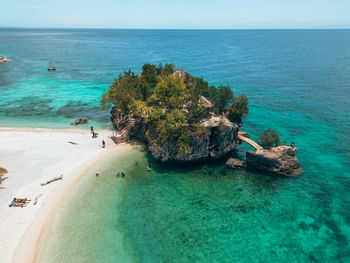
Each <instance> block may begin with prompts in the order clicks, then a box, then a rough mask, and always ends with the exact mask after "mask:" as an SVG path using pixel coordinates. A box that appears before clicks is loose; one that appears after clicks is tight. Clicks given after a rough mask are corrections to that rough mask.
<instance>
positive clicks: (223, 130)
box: [111, 110, 239, 162]
mask: <svg viewBox="0 0 350 263" xmlns="http://www.w3.org/2000/svg"><path fill="white" fill-rule="evenodd" d="M111 119H112V122H113V124H114V126H115V127H116V128H117V130H118V132H120V133H122V132H124V131H126V132H127V134H128V136H129V138H137V139H139V140H141V141H143V142H144V143H145V144H146V145H147V147H148V149H149V151H150V152H151V153H152V155H153V157H154V158H156V159H157V160H160V161H162V162H189V161H198V160H204V159H218V158H221V157H222V156H224V155H225V154H227V153H229V152H230V151H232V150H233V149H234V148H235V147H236V146H237V145H238V144H239V140H238V137H237V134H238V129H239V127H238V125H237V124H235V123H232V122H230V121H229V120H227V119H226V118H224V117H222V116H221V117H215V116H211V117H209V118H207V119H205V120H203V121H202V122H201V125H202V126H203V130H202V131H201V133H200V134H193V136H192V138H191V149H189V150H188V151H187V152H186V153H183V152H181V151H180V149H179V147H178V146H177V144H176V142H167V143H164V144H159V143H156V142H154V141H152V140H149V139H148V138H147V136H146V128H147V127H146V123H145V122H144V120H143V119H142V118H137V117H135V116H132V115H125V114H121V113H119V112H117V111H116V110H112V117H111Z"/></svg>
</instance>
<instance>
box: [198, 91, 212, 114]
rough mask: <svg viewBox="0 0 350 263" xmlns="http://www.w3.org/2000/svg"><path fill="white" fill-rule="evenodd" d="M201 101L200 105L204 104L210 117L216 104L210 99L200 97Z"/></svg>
mask: <svg viewBox="0 0 350 263" xmlns="http://www.w3.org/2000/svg"><path fill="white" fill-rule="evenodd" d="M199 101H200V103H202V104H203V105H204V107H205V109H206V111H205V113H206V114H207V115H209V114H210V113H212V112H213V110H214V106H215V103H214V102H213V101H211V100H210V99H208V98H206V97H204V96H200V97H199Z"/></svg>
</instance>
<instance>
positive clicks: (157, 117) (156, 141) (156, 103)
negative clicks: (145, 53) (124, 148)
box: [101, 64, 299, 173]
mask: <svg viewBox="0 0 350 263" xmlns="http://www.w3.org/2000/svg"><path fill="white" fill-rule="evenodd" d="M101 104H102V105H103V106H104V107H108V106H109V107H111V108H112V110H111V115H112V116H111V120H112V122H113V124H114V126H115V127H116V129H117V131H116V135H115V138H114V141H115V142H122V141H126V140H129V139H131V138H136V139H138V140H140V141H142V142H143V143H145V144H146V145H147V148H148V150H149V151H150V152H151V154H152V155H153V157H154V158H155V159H157V160H160V161H162V162H193V161H199V160H209V159H218V158H222V157H224V156H225V155H227V154H228V153H230V152H231V151H232V150H233V149H234V148H235V147H237V146H238V145H239V144H241V143H242V142H243V141H242V139H243V140H244V141H247V140H248V139H247V138H246V137H242V135H244V133H242V132H241V131H240V127H241V126H242V118H244V117H245V116H247V114H248V99H247V97H246V96H245V95H240V96H237V97H236V96H234V94H233V92H232V90H231V88H230V87H228V86H219V87H215V86H210V85H209V84H208V82H206V81H204V80H203V79H202V78H199V77H193V76H191V75H190V74H188V73H186V72H184V71H181V70H175V67H174V65H171V64H166V65H165V66H164V67H163V66H162V65H159V66H156V65H151V64H145V65H144V66H143V68H142V73H141V75H136V74H134V73H133V72H131V71H128V72H124V74H122V75H120V76H119V78H118V79H116V80H115V81H114V82H113V84H112V85H111V87H110V88H109V90H108V91H107V92H106V93H105V94H104V95H103V97H102V101H101ZM249 141H250V140H248V141H247V142H248V143H249ZM251 144H252V145H253V146H254V147H255V148H256V149H258V151H257V152H247V161H246V163H243V162H242V163H241V164H240V165H239V166H240V167H248V168H249V167H250V168H255V169H260V170H264V171H270V172H275V173H279V172H281V171H283V172H286V173H287V172H288V171H289V170H295V169H297V166H298V165H299V163H298V162H297V160H296V158H295V154H294V155H293V156H294V158H295V160H296V163H297V164H296V163H293V164H292V163H286V162H284V166H286V167H284V166H283V165H280V166H281V168H280V169H279V170H278V169H276V167H277V166H278V165H277V164H276V163H274V164H273V165H271V167H273V168H271V167H270V168H271V169H270V168H268V165H266V160H267V159H265V160H264V158H263V156H264V157H266V158H267V157H268V158H269V160H270V159H271V160H275V161H276V162H278V160H280V159H281V160H282V159H283V160H284V159H285V154H284V152H283V154H282V155H281V156H282V157H281V156H280V155H278V154H277V152H279V151H277V152H276V151H275V152H274V153H275V154H274V155H273V154H266V153H267V151H271V150H263V149H262V147H261V146H259V145H258V144H256V143H255V142H252V143H251ZM231 163H232V162H231ZM282 166H283V167H282ZM235 167H236V166H235ZM298 168H299V166H298ZM277 170H278V171H277ZM281 173H282V172H281Z"/></svg>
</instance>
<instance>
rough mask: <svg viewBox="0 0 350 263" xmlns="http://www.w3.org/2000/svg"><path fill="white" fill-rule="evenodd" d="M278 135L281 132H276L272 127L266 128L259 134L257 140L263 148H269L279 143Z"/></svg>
mask: <svg viewBox="0 0 350 263" xmlns="http://www.w3.org/2000/svg"><path fill="white" fill-rule="evenodd" d="M280 136H281V134H278V133H277V132H276V131H274V130H273V129H267V130H266V131H264V133H263V134H261V135H260V137H259V138H258V140H259V143H260V144H261V146H262V147H264V148H265V149H270V148H272V147H274V146H275V147H276V146H280V145H281V142H280Z"/></svg>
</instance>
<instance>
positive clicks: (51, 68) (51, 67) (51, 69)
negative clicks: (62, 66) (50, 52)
mask: <svg viewBox="0 0 350 263" xmlns="http://www.w3.org/2000/svg"><path fill="white" fill-rule="evenodd" d="M47 70H48V71H55V70H56V68H55V67H54V66H53V65H52V63H50V65H49V67H48V68H47Z"/></svg>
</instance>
